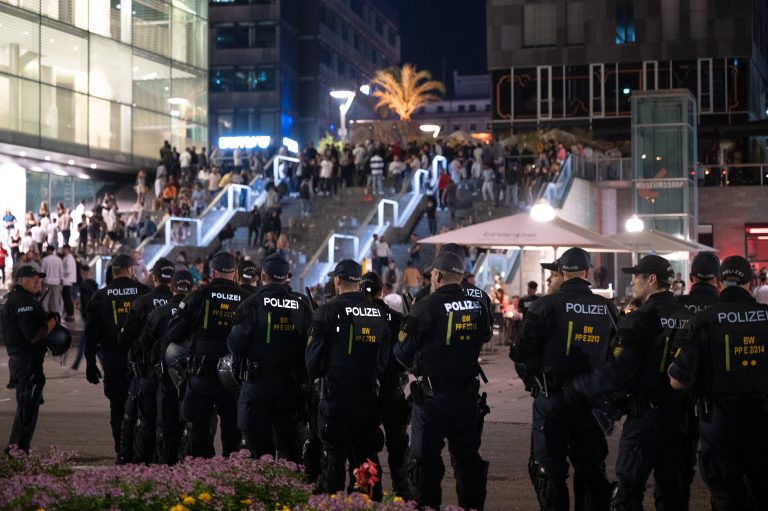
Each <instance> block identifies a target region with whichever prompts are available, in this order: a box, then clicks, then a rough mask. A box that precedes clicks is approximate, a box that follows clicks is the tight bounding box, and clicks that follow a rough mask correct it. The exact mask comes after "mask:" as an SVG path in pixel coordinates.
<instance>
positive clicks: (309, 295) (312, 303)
mask: <svg viewBox="0 0 768 511" xmlns="http://www.w3.org/2000/svg"><path fill="white" fill-rule="evenodd" d="M304 292H305V293H306V294H307V298H308V299H309V308H310V310H311V311H312V312H314V311H315V300H314V298H312V291H311V290H310V289H309V286H307V287H305V288H304Z"/></svg>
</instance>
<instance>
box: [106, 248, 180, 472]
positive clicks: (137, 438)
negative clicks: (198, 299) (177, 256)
mask: <svg viewBox="0 0 768 511" xmlns="http://www.w3.org/2000/svg"><path fill="white" fill-rule="evenodd" d="M175 271H176V268H175V266H174V265H173V263H172V262H171V261H169V260H168V259H165V258H162V257H161V258H160V259H158V260H157V262H156V263H155V265H154V266H153V267H152V273H151V275H152V286H153V287H152V290H151V291H150V292H149V293H146V294H144V295H142V296H140V297H139V298H137V299H136V301H134V302H133V307H131V312H129V313H128V317H127V318H126V319H125V323H123V328H122V330H121V331H120V335H119V336H118V338H117V342H118V343H119V344H122V345H124V346H127V347H128V365H129V368H130V369H131V372H132V373H133V374H132V377H131V381H130V384H129V387H128V400H127V401H126V403H125V415H124V416H123V424H122V427H121V435H120V452H119V453H118V463H131V462H134V461H135V462H136V463H150V462H151V461H152V458H153V456H154V453H155V419H156V413H155V410H156V406H157V404H156V401H157V380H156V378H155V366H154V364H153V363H152V361H151V360H150V355H151V353H149V352H145V351H143V350H142V345H141V342H140V336H141V333H142V329H143V328H144V327H145V326H146V324H147V318H148V317H149V314H150V313H151V312H152V311H154V310H156V309H158V308H160V307H162V306H163V305H165V304H166V303H168V300H170V299H171V297H172V296H173V293H171V288H170V287H169V284H170V283H171V280H172V279H173V273H174V272H175Z"/></svg>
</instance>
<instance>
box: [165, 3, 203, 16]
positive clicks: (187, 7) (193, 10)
mask: <svg viewBox="0 0 768 511" xmlns="http://www.w3.org/2000/svg"><path fill="white" fill-rule="evenodd" d="M198 3H199V2H198V0H173V1H172V2H171V5H173V6H174V7H175V8H178V9H181V10H184V11H187V12H188V13H190V14H197V9H198Z"/></svg>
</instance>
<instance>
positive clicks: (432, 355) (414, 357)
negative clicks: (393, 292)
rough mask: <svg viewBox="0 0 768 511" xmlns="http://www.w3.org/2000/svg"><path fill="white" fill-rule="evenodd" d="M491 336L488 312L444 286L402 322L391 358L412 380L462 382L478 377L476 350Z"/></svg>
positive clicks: (457, 289) (457, 288) (452, 286)
mask: <svg viewBox="0 0 768 511" xmlns="http://www.w3.org/2000/svg"><path fill="white" fill-rule="evenodd" d="M492 335H493V330H492V323H491V317H490V315H489V313H488V309H486V307H485V306H484V305H483V304H482V302H481V301H480V300H478V299H476V298H468V297H467V296H466V294H464V291H463V290H462V288H461V286H460V285H459V284H447V285H444V286H441V287H440V288H438V289H437V290H436V291H435V292H434V293H432V294H430V295H429V296H427V297H426V298H424V299H422V300H419V301H418V302H416V303H415V304H414V305H413V308H412V309H411V312H410V313H409V314H408V315H407V316H406V317H405V319H404V320H403V325H402V327H401V328H400V332H399V333H398V336H397V340H398V342H397V344H395V346H394V352H395V357H397V360H399V361H400V363H401V364H403V365H404V366H405V367H407V368H409V370H410V371H411V372H412V373H413V374H415V375H416V376H427V377H429V378H430V379H431V380H433V381H434V382H435V383H437V382H439V381H441V380H455V381H462V380H468V379H470V378H474V377H476V376H477V375H478V372H479V369H478V368H479V366H478V364H477V357H478V355H479V354H480V348H481V347H482V345H483V343H485V342H487V341H488V340H489V339H490V338H491V337H492Z"/></svg>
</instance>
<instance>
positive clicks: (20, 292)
mask: <svg viewBox="0 0 768 511" xmlns="http://www.w3.org/2000/svg"><path fill="white" fill-rule="evenodd" d="M0 307H2V326H3V342H4V343H5V349H6V351H7V352H8V356H9V357H19V358H22V359H24V360H25V361H26V362H27V363H28V364H30V365H31V366H33V367H39V366H42V364H43V359H44V358H45V348H46V345H45V342H43V341H42V339H43V338H44V337H45V335H46V334H47V332H48V315H47V314H46V313H45V311H44V310H43V308H42V307H41V306H40V302H38V301H37V298H35V296H34V295H32V294H31V293H29V292H28V291H27V290H26V289H24V288H23V287H21V286H19V285H16V286H14V287H13V289H12V290H11V292H10V293H8V294H7V295H6V296H5V298H4V299H3V303H2V305H1V306H0Z"/></svg>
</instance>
